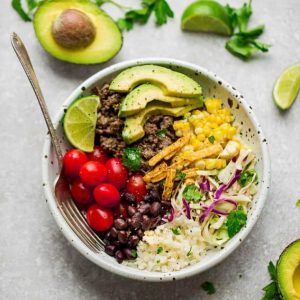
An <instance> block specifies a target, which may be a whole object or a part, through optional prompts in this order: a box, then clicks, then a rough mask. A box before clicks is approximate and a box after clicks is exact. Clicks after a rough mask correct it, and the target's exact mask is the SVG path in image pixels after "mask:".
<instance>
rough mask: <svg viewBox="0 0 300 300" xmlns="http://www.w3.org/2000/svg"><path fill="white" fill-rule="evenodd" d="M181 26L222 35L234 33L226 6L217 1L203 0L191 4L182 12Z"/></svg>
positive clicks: (190, 29)
mask: <svg viewBox="0 0 300 300" xmlns="http://www.w3.org/2000/svg"><path fill="white" fill-rule="evenodd" d="M181 28H182V29H183V30H189V31H204V32H213V33H218V34H222V35H231V34H232V26H231V23H230V20H229V17H228V14H227V12H226V10H225V8H224V6H222V5H221V4H219V3H218V2H215V1H205V0H203V1H197V2H194V3H192V4H191V5H189V6H188V7H187V8H186V9H185V11H184V12H183V14H182V17H181Z"/></svg>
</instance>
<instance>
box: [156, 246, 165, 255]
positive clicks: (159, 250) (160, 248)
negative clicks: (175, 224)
mask: <svg viewBox="0 0 300 300" xmlns="http://www.w3.org/2000/svg"><path fill="white" fill-rule="evenodd" d="M163 251H164V248H163V247H161V246H159V247H158V248H157V250H156V253H157V254H159V253H162V252H163Z"/></svg>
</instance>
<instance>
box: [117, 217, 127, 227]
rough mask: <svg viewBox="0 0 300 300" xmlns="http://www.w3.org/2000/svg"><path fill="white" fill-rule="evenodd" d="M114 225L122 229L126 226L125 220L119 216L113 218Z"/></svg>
mask: <svg viewBox="0 0 300 300" xmlns="http://www.w3.org/2000/svg"><path fill="white" fill-rule="evenodd" d="M114 225H115V227H116V228H117V229H119V230H124V229H126V228H127V222H126V221H125V220H123V219H121V218H118V219H115V221H114Z"/></svg>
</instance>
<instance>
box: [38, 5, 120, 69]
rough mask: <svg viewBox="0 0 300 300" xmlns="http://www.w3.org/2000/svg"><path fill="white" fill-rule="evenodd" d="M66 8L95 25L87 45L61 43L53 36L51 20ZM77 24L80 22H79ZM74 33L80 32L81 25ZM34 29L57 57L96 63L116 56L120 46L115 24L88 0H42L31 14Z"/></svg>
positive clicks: (82, 62) (46, 46) (53, 21)
mask: <svg viewBox="0 0 300 300" xmlns="http://www.w3.org/2000/svg"><path fill="white" fill-rule="evenodd" d="M67 10H75V11H79V13H82V14H84V16H86V17H87V18H88V20H89V21H90V22H91V24H92V26H93V28H94V29H95V32H94V37H93V39H92V40H91V42H90V43H89V44H88V45H85V46H84V47H79V48H74V49H72V48H67V47H63V46H61V45H60V44H59V43H58V42H57V40H55V38H54V37H53V32H52V29H53V26H54V25H53V24H56V23H55V22H56V21H57V19H58V17H59V16H60V15H61V14H62V13H63V12H66V11H67ZM79 26H80V25H79ZM78 28H79V27H78ZM78 28H76V31H77V33H79V34H80V30H82V28H81V27H80V28H79V29H80V30H78ZM34 29H35V33H36V36H37V38H38V40H39V42H40V43H41V45H42V46H43V48H44V49H45V50H46V51H47V52H48V53H49V54H51V55H52V56H54V57H56V58H57V59H60V60H63V61H67V62H71V63H75V64H97V63H102V62H105V61H107V60H109V59H111V58H112V57H113V56H115V55H116V54H117V53H118V52H119V50H120V49H121V47H122V34H121V32H120V30H119V28H118V26H117V25H116V24H115V23H114V21H113V20H112V19H111V18H110V16H108V15H107V14H106V13H105V12H104V11H102V10H101V9H100V8H99V7H98V6H97V5H96V4H93V3H92V2H91V1H89V0H48V1H43V2H41V4H40V6H39V8H38V10H37V11H36V13H35V15H34Z"/></svg>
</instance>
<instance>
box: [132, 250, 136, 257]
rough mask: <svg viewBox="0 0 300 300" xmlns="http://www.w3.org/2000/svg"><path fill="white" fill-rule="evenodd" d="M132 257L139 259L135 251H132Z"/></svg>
mask: <svg viewBox="0 0 300 300" xmlns="http://www.w3.org/2000/svg"><path fill="white" fill-rule="evenodd" d="M131 256H132V257H134V258H137V251H136V250H135V249H132V250H131Z"/></svg>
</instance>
